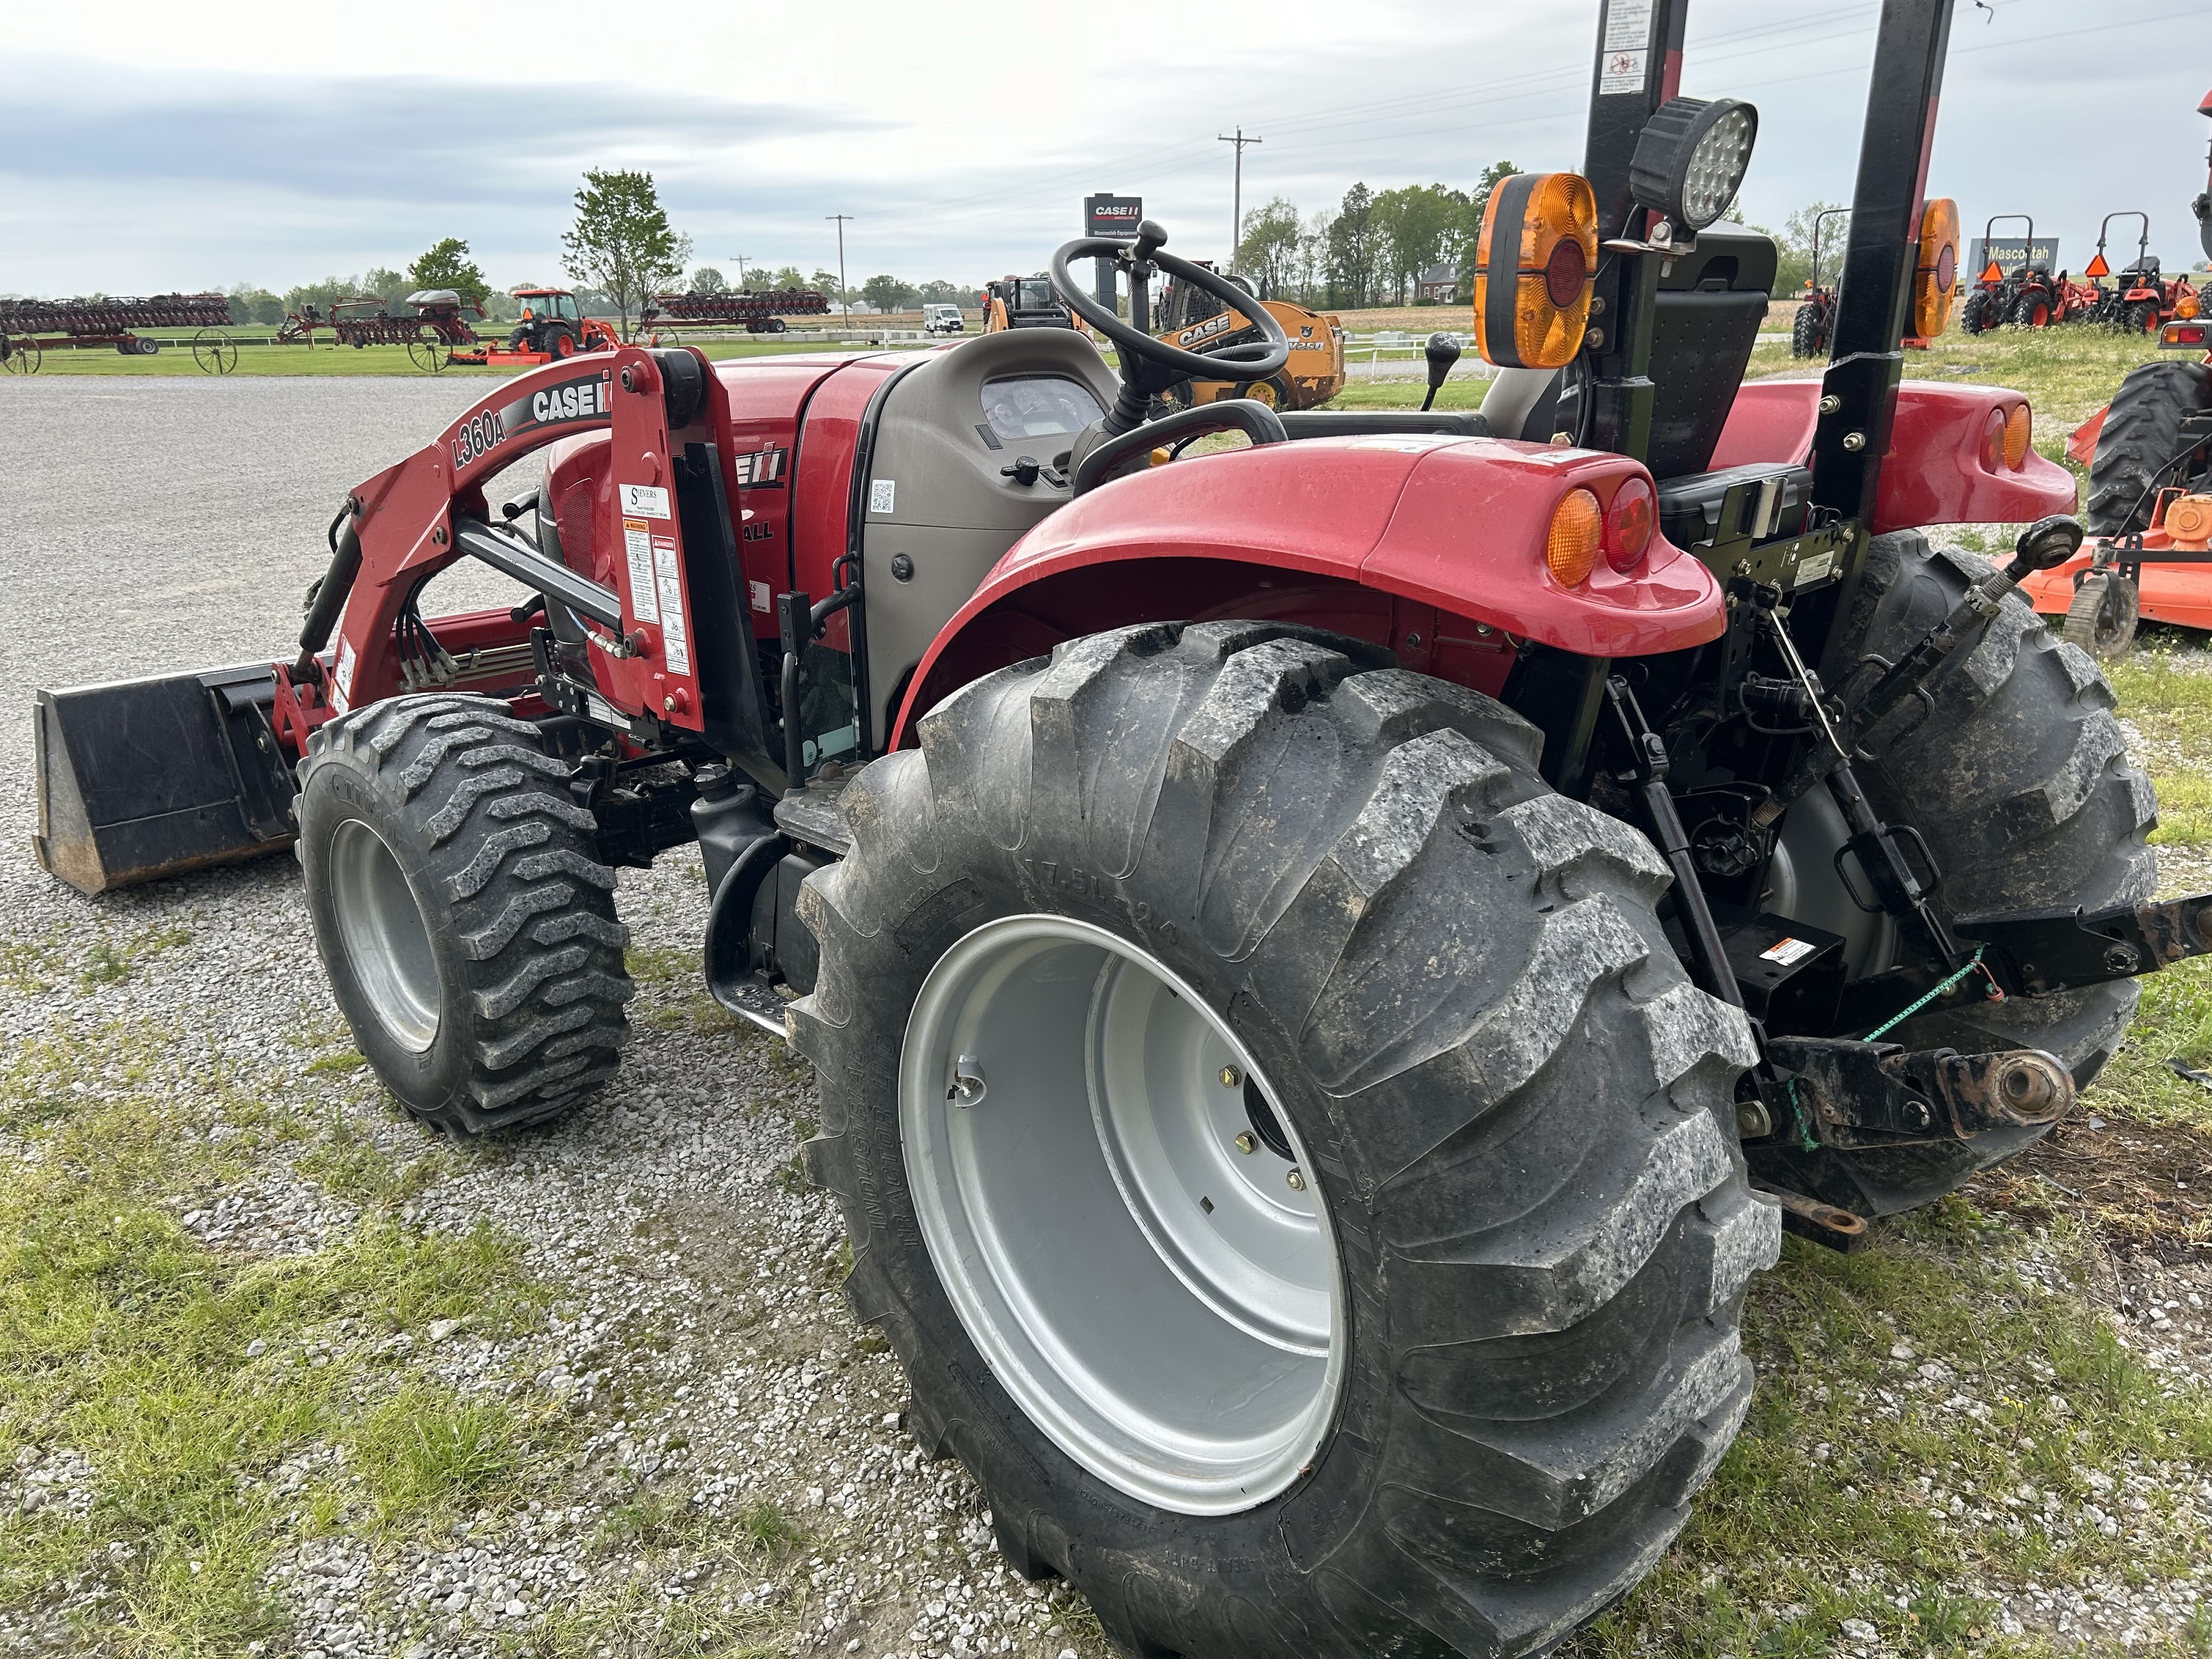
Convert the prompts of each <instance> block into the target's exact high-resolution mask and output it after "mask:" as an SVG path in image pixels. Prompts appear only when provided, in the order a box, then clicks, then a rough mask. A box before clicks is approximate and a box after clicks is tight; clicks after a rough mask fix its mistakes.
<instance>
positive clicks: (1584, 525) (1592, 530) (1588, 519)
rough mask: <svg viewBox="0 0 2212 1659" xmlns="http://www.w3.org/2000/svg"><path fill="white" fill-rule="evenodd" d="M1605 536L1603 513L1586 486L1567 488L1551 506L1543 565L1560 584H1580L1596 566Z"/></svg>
mask: <svg viewBox="0 0 2212 1659" xmlns="http://www.w3.org/2000/svg"><path fill="white" fill-rule="evenodd" d="M1604 537H1605V514H1604V513H1603V511H1602V510H1601V508H1600V507H1599V506H1598V504H1597V497H1596V496H1595V495H1592V494H1591V493H1590V492H1589V490H1587V489H1570V490H1569V491H1568V492H1567V493H1566V494H1565V495H1562V496H1561V497H1559V505H1558V506H1557V507H1553V509H1552V527H1551V530H1550V532H1549V533H1548V534H1547V535H1546V536H1545V538H1544V568H1546V569H1547V570H1549V571H1550V572H1551V573H1552V580H1553V581H1555V582H1557V583H1559V586H1562V587H1580V586H1582V585H1583V583H1584V582H1586V581H1588V580H1589V574H1590V572H1591V570H1593V569H1594V568H1596V565H1597V554H1598V548H1599V546H1600V544H1601V543H1602V542H1603V540H1604Z"/></svg>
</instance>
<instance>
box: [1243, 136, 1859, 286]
mask: <svg viewBox="0 0 2212 1659" xmlns="http://www.w3.org/2000/svg"><path fill="white" fill-rule="evenodd" d="M1519 171H1520V169H1519V168H1517V167H1515V166H1514V165H1513V163H1512V162H1510V161H1493V162H1492V163H1491V165H1490V166H1488V167H1485V168H1484V169H1483V170H1482V174H1481V176H1480V178H1479V179H1476V181H1475V182H1474V185H1472V186H1470V187H1469V188H1467V189H1464V190H1462V189H1458V188H1455V187H1454V186H1452V185H1440V184H1439V185H1404V186H1402V187H1401V188H1399V189H1396V190H1385V191H1376V190H1371V189H1370V188H1369V187H1368V185H1366V184H1365V183H1364V182H1362V183H1359V184H1355V185H1352V188H1351V189H1350V190H1347V191H1345V193H1344V199H1343V200H1342V201H1340V202H1339V203H1338V204H1336V205H1335V206H1334V207H1329V208H1323V209H1322V210H1319V211H1317V212H1316V213H1314V214H1311V215H1310V216H1301V215H1300V214H1299V212H1298V210H1297V206H1296V205H1295V204H1292V203H1291V202H1290V201H1288V200H1286V199H1285V198H1284V197H1280V196H1278V197H1275V198H1274V199H1273V201H1271V202H1268V203H1267V204H1266V205H1264V206H1262V207H1257V208H1254V209H1253V210H1251V211H1250V212H1249V213H1247V214H1246V215H1245V216H1244V222H1243V226H1242V233H1243V234H1242V236H1241V239H1240V240H1239V241H1238V242H1237V274H1238V275H1240V276H1243V277H1245V278H1246V279H1247V280H1248V281H1249V282H1250V283H1252V285H1253V287H1254V288H1255V289H1256V290H1257V291H1258V293H1259V295H1260V297H1261V299H1263V300H1294V301H1297V302H1298V303H1300V304H1302V305H1309V306H1322V307H1344V308H1345V309H1346V310H1354V311H1356V310H1359V309H1362V308H1364V307H1370V306H1383V305H1395V306H1403V305H1408V304H1417V303H1419V289H1420V283H1421V282H1422V280H1423V278H1424V277H1425V276H1426V275H1427V274H1428V273H1429V272H1431V271H1432V270H1439V269H1443V270H1449V272H1450V273H1451V275H1452V276H1453V278H1454V280H1455V283H1456V292H1455V295H1454V303H1458V304H1464V303H1466V302H1467V301H1468V299H1469V298H1470V296H1471V295H1472V294H1473V292H1474V257H1475V251H1476V247H1477V246H1478V244H1479V242H1480V239H1481V235H1482V216H1483V212H1484V210H1485V209H1486V208H1487V207H1488V206H1489V204H1490V194H1491V191H1493V190H1494V189H1496V188H1497V186H1498V182H1499V181H1500V180H1501V179H1504V178H1506V177H1507V176H1508V175H1509V174H1511V173H1517V172H1519ZM1834 205H1835V204H1833V203H1831V202H1814V203H1812V204H1809V205H1808V206H1805V207H1802V208H1800V209H1798V210H1796V212H1794V213H1792V214H1791V215H1790V217H1789V219H1788V220H1787V221H1786V222H1784V226H1783V228H1781V229H1780V230H1766V229H1765V227H1764V226H1759V225H1753V226H1752V227H1751V228H1752V229H1754V230H1762V231H1765V234H1767V235H1770V236H1771V237H1773V238H1774V242H1775V247H1776V250H1777V252H1778V270H1777V271H1776V274H1775V279H1774V289H1773V292H1774V295H1775V297H1776V298H1778V299H1779V298H1783V297H1784V296H1786V295H1791V294H1794V293H1796V292H1797V290H1798V289H1800V288H1802V286H1803V284H1804V283H1805V280H1806V278H1807V277H1808V276H1810V275H1811V273H1812V270H1813V252H1814V249H1813V228H1814V220H1815V219H1816V217H1817V216H1819V215H1820V214H1821V213H1823V212H1825V211H1827V210H1830V209H1832V208H1833V206H1834ZM1847 227H1848V221H1847V220H1844V219H1831V220H1830V221H1829V222H1828V223H1827V227H1826V229H1825V230H1824V231H1822V233H1821V234H1820V280H1821V281H1822V282H1823V283H1826V284H1827V285H1829V286H1833V284H1834V283H1835V278H1836V272H1837V271H1838V269H1839V268H1840V267H1841V265H1842V264H1843V253H1844V233H1845V230H1846V228H1847Z"/></svg>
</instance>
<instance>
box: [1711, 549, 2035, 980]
mask: <svg viewBox="0 0 2212 1659" xmlns="http://www.w3.org/2000/svg"><path fill="white" fill-rule="evenodd" d="M2023 539H2025V538H2023ZM2010 591H2011V589H2010V588H2009V587H2007V588H2006V589H2004V590H2003V592H2010ZM1781 597H1782V594H1781V590H1780V589H1778V588H1774V587H1759V588H1756V589H1754V590H1753V594H1752V603H1753V605H1756V606H1758V609H1759V617H1761V618H1762V619H1763V620H1764V621H1765V623H1766V625H1767V626H1768V627H1769V628H1770V629H1772V630H1773V633H1774V643H1775V645H1776V647H1778V649H1779V650H1780V651H1781V653H1782V656H1783V659H1784V661H1785V662H1787V663H1788V664H1789V665H1790V672H1791V673H1792V674H1794V675H1795V676H1796V679H1797V683H1798V684H1799V685H1800V686H1801V687H1802V688H1803V690H1804V695H1805V705H1804V706H1805V708H1806V709H1807V710H1808V712H1809V713H1810V714H1812V715H1813V717H1814V720H1815V721H1816V722H1817V723H1818V725H1819V727H1820V737H1821V738H1822V740H1823V741H1824V742H1825V743H1826V748H1825V749H1823V748H1821V747H1820V745H1818V744H1815V745H1814V749H1813V751H1812V753H1811V754H1810V755H1808V757H1806V759H1805V760H1803V761H1802V762H1801V763H1799V764H1798V766H1797V769H1796V772H1795V773H1793V774H1792V775H1791V778H1790V781H1791V782H1792V783H1795V782H1796V780H1797V779H1798V778H1800V777H1805V778H1810V779H1812V780H1814V781H1818V780H1820V779H1826V782H1827V785H1828V793H1830V794H1831V795H1832V796H1833V797H1835V802H1836V806H1837V808H1838V811H1841V812H1842V813H1843V816H1844V826H1845V827H1846V828H1847V829H1850V832H1851V833H1850V840H1849V841H1847V842H1844V844H1843V846H1842V847H1840V848H1838V849H1837V851H1836V872H1837V875H1838V878H1842V877H1843V859H1844V854H1846V853H1849V854H1850V855H1851V856H1852V857H1853V858H1856V859H1857V860H1858V861H1859V867H1860V868H1861V869H1863V870H1864V871H1865V872H1867V877H1868V879H1869V880H1870V881H1872V882H1873V883H1874V890H1875V898H1876V899H1877V900H1878V901H1879V902H1880V905H1881V908H1882V909H1883V910H1884V911H1886V912H1887V914H1888V915H1891V916H1892V917H1893V918H1894V919H1895V920H1896V921H1897V923H1898V925H1899V927H1900V928H1901V929H1902V930H1903V931H1904V932H1905V934H1906V935H1907V936H1908V937H1909V938H1911V940H1912V942H1913V943H1914V944H1915V945H1918V946H1919V947H1920V948H1921V949H1923V950H1924V951H1927V952H1929V954H1930V955H1931V956H1933V957H1935V958H1936V960H1937V961H1939V962H1941V963H1943V964H1944V965H1945V966H1947V967H1951V968H1955V967H1957V966H1958V965H1959V962H1960V955H1961V952H1960V949H1959V946H1958V943H1957V941H1956V940H1954V939H1953V938H1952V937H1951V933H1950V930H1949V929H1948V928H1947V927H1945V926H1944V925H1943V919H1942V917H1941V916H1939V915H1936V908H1935V906H1934V904H1933V903H1931V902H1930V900H1931V899H1932V897H1933V896H1934V892H1935V887H1936V884H1937V883H1939V882H1941V880H1942V872H1941V871H1940V870H1937V869H1936V867H1935V863H1934V856H1933V854H1929V851H1928V844H1927V842H1925V841H1923V840H1922V839H1921V837H1920V836H1919V833H1918V832H1917V830H1914V829H1911V827H1910V826H1907V828H1906V829H1905V830H1904V831H1902V832H1901V833H1902V834H1904V835H1909V836H1911V837H1912V838H1913V840H1914V841H1915V842H1917V843H1918V844H1919V846H1920V848H1921V853H1922V855H1923V857H1925V858H1927V859H1928V860H1929V882H1928V884H1927V885H1926V886H1923V885H1922V884H1921V881H1920V877H1919V875H1918V873H1917V872H1915V871H1914V869H1913V867H1912V866H1911V862H1910V861H1909V860H1907V859H1906V858H1905V848H1904V846H1903V844H1902V842H1900V840H1899V835H1900V832H1899V830H1898V829H1896V828H1895V827H1894V826H1893V825H1891V824H1887V823H1883V822H1882V821H1881V818H1880V817H1877V816H1876V815H1875V810H1874V806H1873V805H1872V803H1870V802H1869V800H1868V799H1867V796H1866V791H1865V790H1864V789H1863V787H1860V784H1859V780H1858V774H1857V772H1856V771H1854V770H1853V769H1852V767H1851V749H1852V744H1851V741H1850V739H1849V738H1847V737H1846V736H1845V735H1844V733H1843V732H1838V730H1837V721H1836V719H1835V718H1834V717H1832V715H1831V714H1830V711H1829V708H1828V697H1827V694H1826V690H1825V689H1824V688H1823V687H1822V686H1821V684H1820V676H1819V675H1817V674H1815V673H1814V671H1812V670H1811V669H1810V668H1808V667H1807V666H1806V665H1805V659H1803V658H1802V657H1801V656H1799V655H1798V654H1797V643H1796V641H1795V640H1793V639H1791V638H1790V625H1789V623H1786V622H1784V620H1783V618H1782V617H1780V616H1779V615H1778V614H1777V613H1776V610H1775V606H1776V605H1777V604H1778V602H1779V601H1780V599H1781ZM1999 597H2000V598H2002V593H2000V595H1999ZM1954 614H1955V613H1954ZM1953 648H1954V649H1955V648H1956V647H1955V643H1954V647H1953ZM1908 654H1909V653H1908ZM1936 660H1937V661H1940V660H1942V659H1941V658H1938V659H1936ZM1931 666H1932V665H1931ZM1923 672H1925V670H1923ZM1849 729H1850V728H1849V726H1848V721H1846V730H1849ZM1807 787H1810V786H1809V784H1808V786H1807ZM1802 793H1804V791H1803V790H1802V789H1800V790H1798V791H1797V792H1796V794H1790V795H1789V796H1788V797H1787V798H1786V799H1784V797H1782V796H1779V795H1770V796H1768V797H1767V798H1766V799H1765V800H1764V801H1762V802H1761V803H1759V806H1758V808H1757V809H1756V810H1755V811H1753V813H1752V815H1751V821H1752V823H1753V824H1754V825H1755V826H1757V827H1758V828H1759V829H1765V827H1766V826H1767V825H1768V824H1770V823H1773V822H1774V820H1775V819H1777V818H1778V817H1781V816H1782V813H1783V810H1784V807H1786V806H1787V805H1788V804H1789V802H1790V801H1791V800H1795V799H1797V795H1799V794H1802ZM1846 885H1848V881H1846Z"/></svg>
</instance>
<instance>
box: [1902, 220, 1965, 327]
mask: <svg viewBox="0 0 2212 1659" xmlns="http://www.w3.org/2000/svg"><path fill="white" fill-rule="evenodd" d="M1958 297H1959V204H1957V203H1956V202H1954V201H1953V200H1952V199H1951V198H1950V197H1948V196H1938V197H1936V198H1935V199H1934V200H1933V201H1931V202H1929V204H1928V205H1927V206H1926V207H1925V208H1923V210H1921V214H1920V258H1919V260H1918V262H1917V268H1916V269H1915V270H1914V271H1913V276H1912V332H1913V334H1914V336H1915V337H1917V338H1919V339H1923V340H1932V339H1934V338H1935V337H1936V336H1937V335H1939V334H1941V333H1942V331H1944V330H1945V329H1946V328H1948V327H1949V326H1950V323H1951V302H1952V301H1954V300H1955V299H1957V298H1958Z"/></svg>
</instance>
